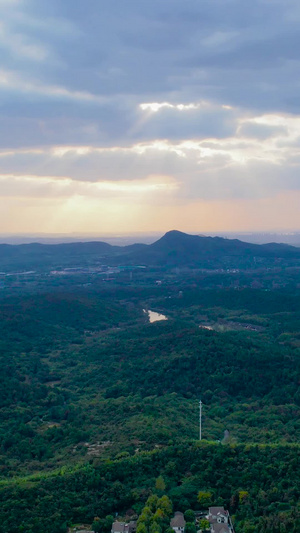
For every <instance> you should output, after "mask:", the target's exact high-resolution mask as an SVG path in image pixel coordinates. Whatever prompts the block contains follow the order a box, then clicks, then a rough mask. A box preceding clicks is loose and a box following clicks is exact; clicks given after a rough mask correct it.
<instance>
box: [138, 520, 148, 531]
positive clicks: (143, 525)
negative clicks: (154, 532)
mask: <svg viewBox="0 0 300 533" xmlns="http://www.w3.org/2000/svg"><path fill="white" fill-rule="evenodd" d="M136 533H148V531H147V528H146V524H145V522H140V523H139V524H138V525H137V528H136Z"/></svg>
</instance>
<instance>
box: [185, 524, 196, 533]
mask: <svg viewBox="0 0 300 533" xmlns="http://www.w3.org/2000/svg"><path fill="white" fill-rule="evenodd" d="M184 531H185V533H197V529H196V526H195V523H194V522H187V523H186V524H185V528H184Z"/></svg>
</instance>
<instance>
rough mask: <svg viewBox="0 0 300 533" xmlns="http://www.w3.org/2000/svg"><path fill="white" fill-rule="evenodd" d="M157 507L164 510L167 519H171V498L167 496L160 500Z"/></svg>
mask: <svg viewBox="0 0 300 533" xmlns="http://www.w3.org/2000/svg"><path fill="white" fill-rule="evenodd" d="M157 507H158V508H159V509H161V510H162V512H163V514H164V516H165V517H170V516H171V514H172V510H173V506H172V502H171V500H170V498H168V496H167V495H166V494H164V496H162V497H161V498H159V500H158V502H157Z"/></svg>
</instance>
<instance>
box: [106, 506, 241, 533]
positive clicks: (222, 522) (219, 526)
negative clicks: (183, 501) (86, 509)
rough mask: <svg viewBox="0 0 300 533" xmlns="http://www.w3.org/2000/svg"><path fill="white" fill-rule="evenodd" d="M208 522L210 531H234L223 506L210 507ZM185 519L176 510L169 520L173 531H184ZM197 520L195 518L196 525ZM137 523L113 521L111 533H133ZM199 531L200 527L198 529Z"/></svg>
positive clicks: (181, 532)
mask: <svg viewBox="0 0 300 533" xmlns="http://www.w3.org/2000/svg"><path fill="white" fill-rule="evenodd" d="M202 518H206V519H207V520H208V522H209V531H210V533H234V529H233V525H232V522H231V519H230V515H229V512H228V511H225V509H224V507H210V508H209V509H208V513H207V515H206V516H202ZM185 526H186V521H185V518H184V514H183V513H181V512H180V511H177V512H176V513H175V514H174V516H173V518H172V519H171V521H170V527H171V528H172V529H173V531H174V533H185ZM197 526H198V521H197V520H196V527H197ZM136 527H137V523H136V521H130V522H128V523H126V522H118V521H116V522H114V523H113V525H112V529H111V533H135V532H136ZM199 531H201V529H199Z"/></svg>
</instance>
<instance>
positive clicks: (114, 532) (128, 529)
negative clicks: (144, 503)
mask: <svg viewBox="0 0 300 533" xmlns="http://www.w3.org/2000/svg"><path fill="white" fill-rule="evenodd" d="M135 532H136V522H135V521H134V520H131V521H130V522H118V520H116V521H115V522H114V523H113V525H112V526H111V533H135Z"/></svg>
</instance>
